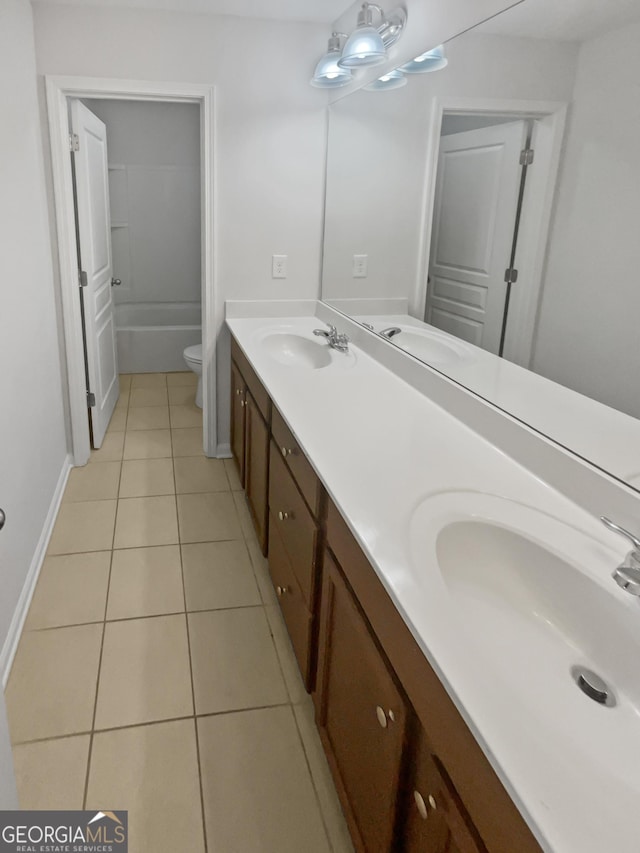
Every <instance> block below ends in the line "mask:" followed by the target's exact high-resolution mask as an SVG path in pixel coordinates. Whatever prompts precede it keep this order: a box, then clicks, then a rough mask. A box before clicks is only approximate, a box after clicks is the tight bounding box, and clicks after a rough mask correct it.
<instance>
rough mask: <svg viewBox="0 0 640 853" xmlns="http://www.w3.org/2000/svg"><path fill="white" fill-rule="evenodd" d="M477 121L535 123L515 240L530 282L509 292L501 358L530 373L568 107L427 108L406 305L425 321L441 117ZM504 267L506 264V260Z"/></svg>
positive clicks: (465, 101)
mask: <svg viewBox="0 0 640 853" xmlns="http://www.w3.org/2000/svg"><path fill="white" fill-rule="evenodd" d="M445 113H448V114H454V115H455V114H457V115H467V114H474V115H481V114H483V113H486V114H489V115H496V116H508V117H510V118H513V119H514V120H516V119H523V118H531V119H534V133H533V140H532V145H533V147H534V148H535V152H536V156H535V161H534V166H535V168H534V167H531V169H530V170H529V172H528V173H527V203H526V209H525V210H523V214H522V218H521V221H520V230H519V234H518V271H519V280H520V281H527V282H529V286H528V287H526V288H518V286H517V285H515V286H514V287H513V288H512V291H511V299H510V304H509V308H510V322H508V325H507V333H506V338H505V346H504V356H505V357H506V358H508V359H509V360H510V361H513V362H515V363H516V364H519V365H521V366H522V367H526V368H528V367H529V364H530V361H531V354H532V349H533V339H534V336H535V329H536V324H537V317H538V306H539V302H540V293H541V288H542V279H543V274H544V269H545V265H546V255H547V243H548V237H549V229H550V227H551V218H552V212H553V207H554V199H555V192H556V185H557V178H558V170H559V167H560V155H561V152H562V145H563V140H564V131H565V125H566V118H567V104H566V103H564V102H561V101H528V100H501V99H493V98H456V97H440V98H438V97H436V98H434V99H433V101H432V104H431V118H430V122H429V132H428V136H427V156H426V164H425V180H424V192H423V199H422V213H421V218H420V228H421V231H420V246H419V253H420V261H419V264H418V274H417V278H416V282H415V290H414V293H413V295H412V297H411V300H410V308H409V310H410V313H411V314H413V316H415V317H424V315H425V309H426V300H427V276H428V272H429V252H430V250H431V232H432V228H433V212H434V211H433V206H434V202H435V191H436V179H437V173H438V155H439V151H440V135H441V132H442V120H443V117H444V114H445ZM507 262H508V259H507Z"/></svg>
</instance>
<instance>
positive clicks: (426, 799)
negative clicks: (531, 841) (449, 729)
mask: <svg viewBox="0 0 640 853" xmlns="http://www.w3.org/2000/svg"><path fill="white" fill-rule="evenodd" d="M407 783H408V784H407V787H406V793H405V802H404V804H403V812H404V816H405V820H404V825H403V832H402V837H403V842H402V844H401V849H402V851H403V853H486V851H487V848H486V847H485V846H484V844H483V843H482V840H481V839H480V837H479V835H478V832H477V830H476V829H475V827H474V826H473V824H472V823H471V819H470V818H469V816H468V814H467V812H466V809H465V808H464V806H463V804H462V802H461V801H460V798H459V796H458V794H457V792H456V791H455V789H454V787H453V784H452V782H451V781H450V780H449V778H448V776H447V774H446V771H445V770H444V769H443V768H442V767H441V766H440V765H439V762H438V759H437V758H436V757H434V756H433V755H432V754H431V749H430V747H429V743H428V741H427V738H426V736H425V733H424V731H423V730H420V731H419V732H418V733H417V735H416V739H415V741H414V744H413V748H412V750H411V759H410V766H409V769H408V779H407Z"/></svg>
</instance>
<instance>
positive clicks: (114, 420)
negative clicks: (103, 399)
mask: <svg viewBox="0 0 640 853" xmlns="http://www.w3.org/2000/svg"><path fill="white" fill-rule="evenodd" d="M126 428H127V407H125V406H122V407H121V408H119V409H118V408H116V409H114V411H113V414H112V415H111V420H110V421H109V426H108V428H107V433H112V432H124V431H125V429H126Z"/></svg>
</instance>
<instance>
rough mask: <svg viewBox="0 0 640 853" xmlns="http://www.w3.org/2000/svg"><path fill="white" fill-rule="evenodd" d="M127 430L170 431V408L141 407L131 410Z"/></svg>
mask: <svg viewBox="0 0 640 853" xmlns="http://www.w3.org/2000/svg"><path fill="white" fill-rule="evenodd" d="M127 429H128V430H132V429H136V430H137V429H169V407H168V406H139V407H138V408H133V409H130V410H129V419H128V420H127Z"/></svg>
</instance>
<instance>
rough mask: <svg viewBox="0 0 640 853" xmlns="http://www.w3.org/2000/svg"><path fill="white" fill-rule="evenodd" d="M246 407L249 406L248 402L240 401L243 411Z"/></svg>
mask: <svg viewBox="0 0 640 853" xmlns="http://www.w3.org/2000/svg"><path fill="white" fill-rule="evenodd" d="M246 405H247V401H246V400H240V406H241V407H242V408H243V409H244V407H245V406H246Z"/></svg>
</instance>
